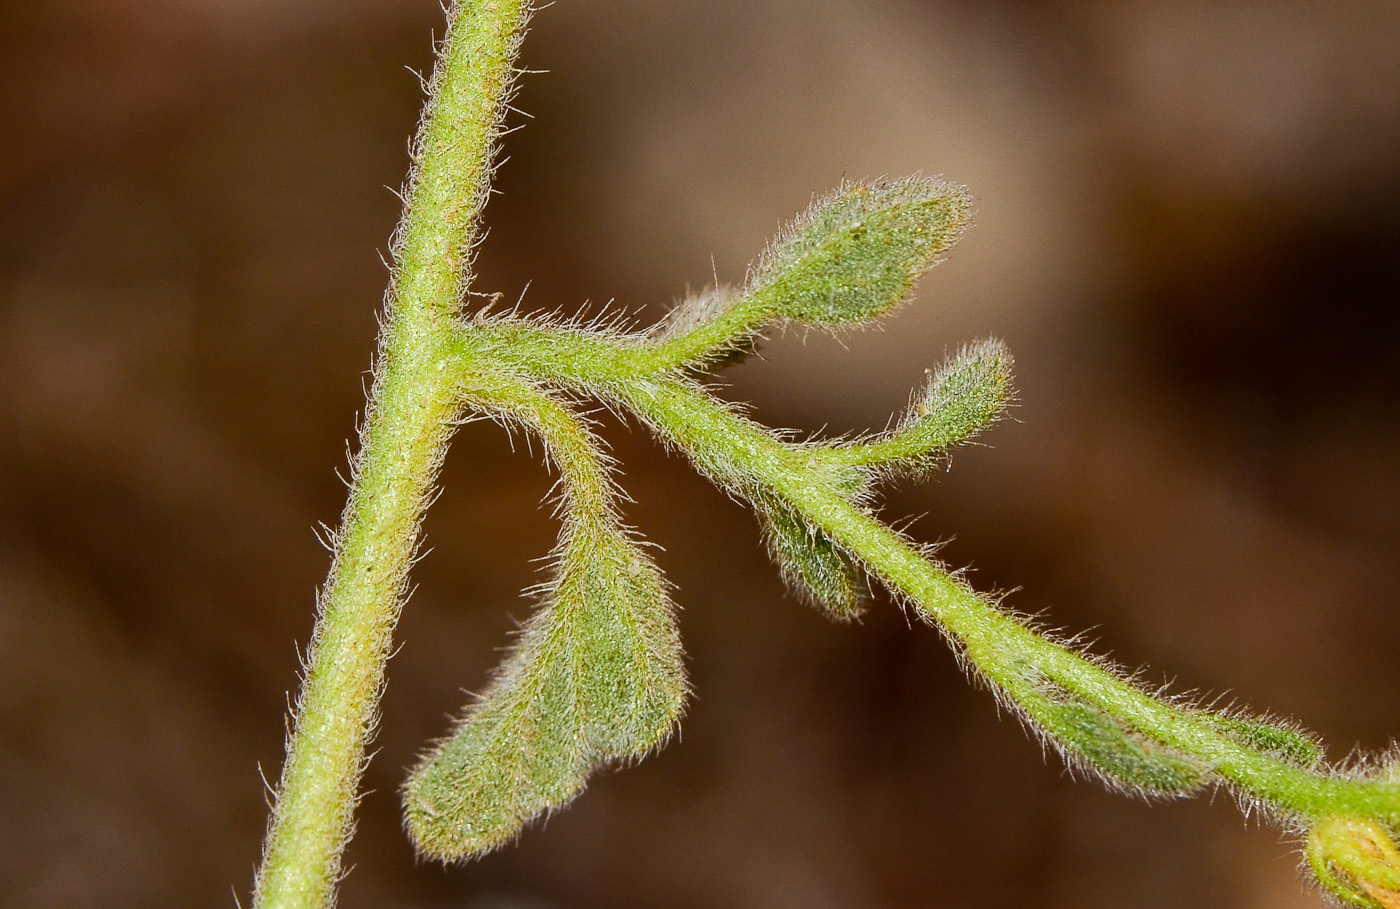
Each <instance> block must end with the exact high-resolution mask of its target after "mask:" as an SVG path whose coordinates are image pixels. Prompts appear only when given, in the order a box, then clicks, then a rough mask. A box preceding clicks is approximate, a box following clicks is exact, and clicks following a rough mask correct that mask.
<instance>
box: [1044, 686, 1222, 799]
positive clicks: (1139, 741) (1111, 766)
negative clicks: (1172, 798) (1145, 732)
mask: <svg viewBox="0 0 1400 909" xmlns="http://www.w3.org/2000/svg"><path fill="white" fill-rule="evenodd" d="M1021 704H1022V706H1024V707H1026V709H1027V710H1028V711H1029V712H1030V714H1031V716H1032V718H1033V719H1034V720H1035V722H1036V723H1037V724H1038V725H1039V726H1040V727H1041V729H1043V730H1044V731H1045V733H1046V734H1047V735H1049V736H1050V737H1051V739H1052V740H1053V741H1054V742H1055V743H1056V744H1057V745H1059V746H1060V747H1062V748H1063V749H1064V750H1065V752H1067V754H1068V755H1069V756H1070V757H1071V759H1072V760H1073V761H1074V762H1075V763H1077V764H1079V765H1081V766H1083V767H1085V768H1087V769H1089V770H1091V771H1094V772H1096V773H1098V774H1099V775H1100V776H1102V777H1104V778H1105V781H1106V782H1109V783H1116V784H1118V785H1120V786H1122V787H1124V788H1126V789H1129V790H1132V791H1135V792H1139V793H1142V794H1144V795H1190V794H1192V793H1193V792H1195V791H1196V790H1197V789H1199V788H1200V787H1201V785H1202V784H1203V783H1205V781H1206V779H1207V774H1206V772H1205V770H1204V769H1203V768H1201V767H1200V766H1199V765H1198V764H1196V763H1195V762H1194V761H1191V760H1189V759H1188V758H1186V757H1184V756H1183V755H1180V754H1177V753H1176V752H1174V751H1172V750H1170V749H1168V748H1167V747H1165V746H1163V745H1161V744H1159V743H1157V742H1154V741H1152V740H1150V739H1148V738H1146V737H1144V736H1141V735H1138V734H1136V733H1134V732H1132V731H1130V730H1129V729H1128V728H1127V727H1125V726H1124V725H1123V724H1122V723H1120V722H1119V721H1118V720H1116V719H1114V718H1113V717H1111V716H1109V715H1108V714H1107V713H1104V712H1103V711H1102V710H1099V709H1098V708H1096V707H1092V706H1090V705H1088V704H1085V703H1082V702H1080V701H1063V702H1061V701H1054V700H1051V699H1049V698H1046V697H1044V696H1042V695H1035V696H1033V697H1031V698H1028V699H1022V700H1021Z"/></svg>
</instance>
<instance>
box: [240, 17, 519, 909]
mask: <svg viewBox="0 0 1400 909" xmlns="http://www.w3.org/2000/svg"><path fill="white" fill-rule="evenodd" d="M528 13H529V6H528V2H526V0H482V2H478V3H465V4H462V5H460V6H458V7H457V8H455V9H454V10H453V12H452V13H450V14H449V15H450V24H449V27H448V32H447V37H446V39H445V41H444V43H443V46H442V48H441V50H440V53H439V57H438V61H437V64H436V66H435V68H434V71H433V77H432V80H431V83H430V97H429V100H428V104H427V108H426V112H425V115H424V118H423V122H422V125H421V127H420V131H419V134H418V138H417V141H416V143H415V146H414V172H413V175H412V179H411V183H412V187H411V192H410V194H409V197H408V200H407V205H406V208H405V213H404V218H403V221H402V222H401V223H400V225H399V230H398V233H397V235H396V238H397V241H396V243H395V261H396V263H397V264H396V268H395V271H394V275H393V280H392V284H391V286H390V290H389V294H388V315H387V321H386V324H385V326H384V329H383V332H382V335H381V341H380V355H379V357H378V362H377V364H376V367H375V372H374V383H373V386H372V390H371V394H370V402H369V405H368V411H367V416H366V419H365V423H364V428H363V431H362V434H361V449H360V454H359V456H358V457H357V458H356V459H355V471H354V475H355V479H354V483H353V485H352V487H351V491H350V498H349V502H348V504H347V505H346V508H345V513H344V515H343V516H342V524H341V530H340V532H339V533H338V534H337V537H336V547H335V557H334V561H333V563H332V566H331V572H330V577H329V579H328V581H327V584H326V587H325V589H324V591H323V594H322V597H321V602H320V612H319V616H318V618H317V624H316V629H315V631H314V632H313V634H312V638H311V645H310V648H309V650H308V653H307V657H306V661H305V667H306V669H305V678H304V680H303V684H302V691H301V695H300V697H299V698H298V701H297V710H296V716H295V720H294V730H293V732H292V736H291V740H290V742H289V744H288V750H287V761H286V764H285V765H284V767H283V770H282V778H281V783H280V784H279V786H278V793H277V800H276V807H275V808H274V811H273V816H272V820H271V824H270V827H269V830H268V836H267V843H266V846H265V851H264V856H263V864H262V867H261V869H260V870H259V872H258V877H257V885H256V894H255V905H257V906H261V907H266V909H273V907H276V909H290V907H304V909H313V907H322V906H328V905H331V904H332V903H333V902H334V898H335V885H336V882H337V880H338V878H339V877H340V868H341V855H342V853H343V852H344V849H345V845H346V843H347V842H348V840H349V838H350V833H351V827H352V815H353V811H354V806H355V801H356V790H357V788H358V785H359V779H360V775H361V772H362V770H363V767H364V763H365V745H366V743H367V741H368V740H369V738H370V735H371V733H372V730H373V727H374V724H375V721H376V718H377V714H378V704H379V697H380V693H381V691H382V689H383V684H384V667H385V663H386V661H387V660H388V656H389V652H390V647H391V638H392V634H393V629H394V625H395V623H396V621H397V620H398V615H399V611H400V608H401V606H402V603H403V598H404V590H405V580H406V577H407V572H408V567H409V565H410V563H411V562H412V558H413V554H414V552H415V551H416V548H417V543H418V528H419V522H420V520H421V518H422V514H423V509H424V503H425V502H426V500H427V498H428V495H429V492H430V490H431V488H432V484H433V481H434V478H435V477H436V475H437V470H438V467H439V465H440V464H441V461H442V455H443V451H444V448H445V446H446V443H447V440H448V437H449V436H450V435H451V430H452V426H453V424H454V421H455V420H456V418H457V416H458V413H459V407H460V403H459V402H460V397H461V395H460V381H459V376H461V371H460V369H458V368H449V367H450V366H451V365H452V364H451V363H450V361H449V357H448V356H447V348H448V343H449V341H450V340H451V338H452V337H453V335H454V333H455V331H456V327H457V322H458V312H459V308H460V301H461V299H462V298H463V295H464V293H465V291H466V288H467V286H468V284H469V281H470V278H469V275H468V269H467V266H468V264H469V259H470V256H471V249H472V245H473V243H474V242H475V239H476V237H477V219H478V215H479V214H480V211H481V208H482V206H483V205H484V203H485V201H486V196H487V191H488V190H487V188H488V184H489V178H490V175H491V160H492V152H493V147H494V144H495V142H494V140H495V137H496V136H497V134H498V133H499V130H500V124H501V118H502V116H503V113H504V110H505V106H506V102H507V100H508V96H509V92H510V86H511V82H512V77H513V75H514V67H513V64H514V58H515V52H516V50H517V48H518V47H519V44H520V38H521V35H522V33H523V28H524V24H525V21H526V18H527V16H528Z"/></svg>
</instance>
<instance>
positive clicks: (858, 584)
mask: <svg viewBox="0 0 1400 909" xmlns="http://www.w3.org/2000/svg"><path fill="white" fill-rule="evenodd" d="M752 499H753V503H754V506H755V507H756V509H757V510H758V513H759V516H760V519H761V520H762V522H763V536H764V540H765V542H766V543H767V544H768V553H769V555H770V557H771V558H772V559H773V561H774V562H776V563H777V565H778V568H779V570H780V571H781V572H782V576H783V580H784V581H785V582H787V584H788V586H789V587H791V588H792V589H793V590H794V591H795V592H797V593H798V594H799V595H801V596H802V597H803V598H804V599H806V600H808V601H809V602H810V603H811V604H812V605H814V606H816V607H817V608H819V609H822V610H823V611H825V612H826V613H827V614H828V615H830V616H831V617H832V618H834V619H839V620H842V621H848V620H850V619H853V618H855V617H857V616H859V615H860V614H861V612H862V611H863V609H864V598H865V593H866V585H865V573H864V572H863V571H862V570H861V568H860V566H859V565H857V564H856V562H855V560H854V559H852V558H851V557H850V555H848V554H847V553H846V551H845V550H844V549H842V548H841V547H839V546H837V545H836V543H834V542H833V541H832V540H831V538H830V537H828V536H827V535H826V534H825V533H823V532H822V531H821V529H820V528H818V527H813V526H812V525H811V524H809V523H808V522H807V521H805V520H804V519H803V518H802V516H801V515H800V514H798V513H797V512H796V511H795V510H793V508H791V507H790V506H788V505H786V504H785V503H783V501H782V500H781V499H778V498H777V497H775V496H773V495H771V494H768V493H762V492H760V493H756V494H754V495H753V496H752Z"/></svg>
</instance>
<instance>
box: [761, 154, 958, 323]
mask: <svg viewBox="0 0 1400 909" xmlns="http://www.w3.org/2000/svg"><path fill="white" fill-rule="evenodd" d="M968 214H969V202H968V198H967V195H966V194H965V193H964V191H963V190H962V189H961V188H960V187H957V186H953V185H952V184H950V183H943V182H941V181H937V180H925V179H922V178H917V177H914V178H906V179H903V180H892V181H883V182H878V183H848V184H846V185H844V186H842V187H841V188H840V189H838V190H837V191H836V192H835V193H834V194H833V195H831V196H828V197H826V198H825V199H822V200H820V201H818V202H817V203H816V204H815V205H813V206H812V207H811V208H810V209H808V211H807V212H806V213H805V214H803V215H801V216H800V217H798V218H797V219H796V220H795V221H793V222H792V223H791V224H790V225H789V226H788V227H787V228H786V229H785V230H784V231H783V232H782V233H781V234H780V235H779V236H778V238H777V239H776V240H774V242H773V243H772V245H770V246H769V248H768V250H767V252H766V253H765V254H764V255H763V257H762V258H761V259H760V260H759V262H758V264H757V265H756V266H755V267H754V268H753V269H752V271H751V273H750V276H749V280H748V282H747V284H746V286H745V295H746V296H748V297H750V298H751V300H752V301H753V302H752V303H751V304H750V305H753V306H755V307H758V308H759V309H761V310H762V311H764V312H767V313H768V314H769V315H770V316H774V317H778V318H783V319H792V320H795V321H798V322H806V323H808V324H812V325H823V326H835V325H847V324H851V323H859V322H867V321H869V320H871V319H875V318H878V317H879V316H881V315H884V314H885V313H886V312H889V311H890V310H891V309H893V308H894V307H895V306H897V305H898V304H899V303H901V302H902V301H903V300H904V299H905V298H906V297H907V296H908V294H909V291H910V290H911V289H912V288H913V286H914V283H915V282H916V281H918V280H919V278H920V277H921V276H922V275H923V273H924V272H926V271H928V270H929V268H930V267H932V266H933V265H934V263H935V262H937V259H938V255H939V254H940V253H942V252H943V251H944V250H946V249H947V248H948V247H949V246H951V245H952V244H953V241H954V240H956V239H957V237H958V235H959V234H960V233H961V232H962V229H963V227H964V226H965V225H966V223H967V219H968Z"/></svg>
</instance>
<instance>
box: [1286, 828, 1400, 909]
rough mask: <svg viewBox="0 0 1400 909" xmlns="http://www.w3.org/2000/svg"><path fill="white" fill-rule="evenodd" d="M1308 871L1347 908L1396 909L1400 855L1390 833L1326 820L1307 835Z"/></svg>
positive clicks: (1399, 895)
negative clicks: (1348, 906) (1346, 905)
mask: <svg viewBox="0 0 1400 909" xmlns="http://www.w3.org/2000/svg"><path fill="white" fill-rule="evenodd" d="M1304 852H1305V854H1306V856H1307V860H1308V867H1309V868H1311V869H1312V873H1313V874H1314V875H1315V876H1316V877H1317V879H1318V882H1319V883H1321V884H1322V886H1324V887H1326V888H1327V889H1328V890H1330V891H1331V892H1332V895H1333V896H1335V897H1337V898H1338V899H1340V900H1341V901H1342V902H1344V903H1346V904H1348V905H1351V906H1364V907H1366V909H1400V850H1397V849H1396V847H1395V840H1394V838H1393V833H1392V831H1390V830H1388V829H1387V828H1386V827H1385V826H1384V825H1382V824H1380V823H1378V822H1376V821H1372V820H1365V819H1362V818H1354V817H1340V816H1336V817H1330V818H1327V819H1326V820H1323V821H1322V822H1320V823H1318V824H1317V825H1316V826H1314V827H1313V828H1312V829H1311V830H1309V831H1308V842H1307V846H1306V847H1305V848H1304Z"/></svg>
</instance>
